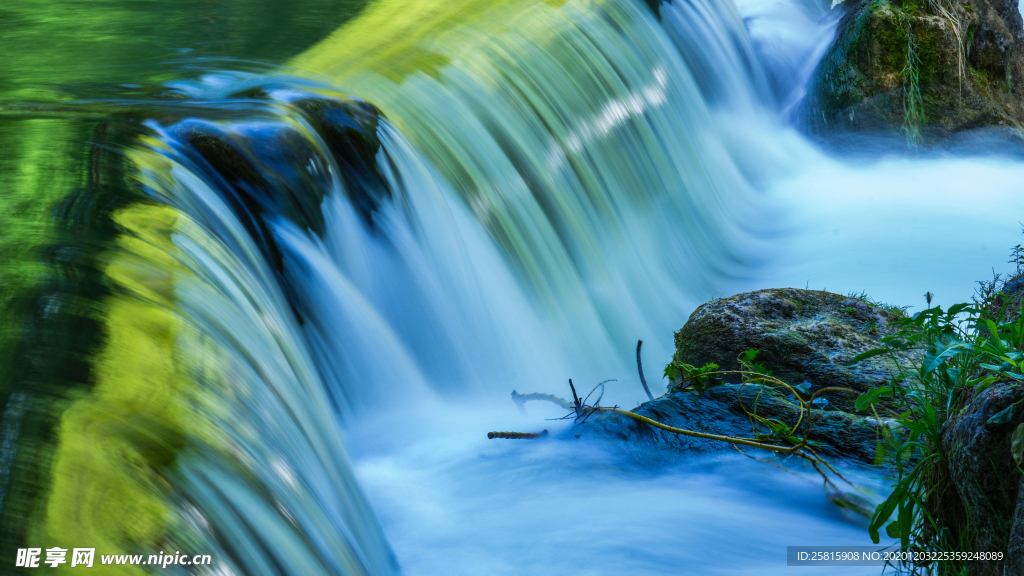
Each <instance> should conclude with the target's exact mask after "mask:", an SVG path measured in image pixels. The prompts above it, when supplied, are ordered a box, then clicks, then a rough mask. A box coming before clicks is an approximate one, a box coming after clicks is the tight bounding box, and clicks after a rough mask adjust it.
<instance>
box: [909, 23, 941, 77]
mask: <svg viewBox="0 0 1024 576" xmlns="http://www.w3.org/2000/svg"><path fill="white" fill-rule="evenodd" d="M937 35H938V33H937V32H936V29H935V28H933V27H930V26H915V27H914V39H915V40H916V41H917V57H918V59H919V60H920V67H919V69H918V75H919V78H920V81H921V82H934V81H936V80H938V79H939V62H940V58H939V55H940V50H941V48H940V45H939V39H938V38H937Z"/></svg>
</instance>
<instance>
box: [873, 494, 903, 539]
mask: <svg viewBox="0 0 1024 576" xmlns="http://www.w3.org/2000/svg"><path fill="white" fill-rule="evenodd" d="M905 496H906V487H905V486H903V484H902V483H901V484H897V485H896V488H895V489H894V490H893V491H892V494H889V497H888V498H886V499H885V502H882V503H881V504H879V505H878V507H877V508H875V515H874V516H872V517H871V524H870V525H869V526H868V535H869V536H871V541H872V542H874V543H875V544H878V541H879V536H878V529H879V528H881V527H882V525H883V524H885V521H886V520H888V519H889V517H890V516H892V513H893V511H894V510H896V506H898V505H899V503H900V502H902V501H903V499H904V497H905Z"/></svg>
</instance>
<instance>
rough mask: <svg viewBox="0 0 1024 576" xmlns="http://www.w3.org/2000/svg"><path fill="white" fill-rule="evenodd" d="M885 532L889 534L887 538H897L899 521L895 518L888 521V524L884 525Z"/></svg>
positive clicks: (898, 535)
mask: <svg viewBox="0 0 1024 576" xmlns="http://www.w3.org/2000/svg"><path fill="white" fill-rule="evenodd" d="M885 533H886V534H887V535H888V536H889V538H899V537H900V523H899V522H897V521H895V520H893V521H892V522H889V524H888V525H886V527H885Z"/></svg>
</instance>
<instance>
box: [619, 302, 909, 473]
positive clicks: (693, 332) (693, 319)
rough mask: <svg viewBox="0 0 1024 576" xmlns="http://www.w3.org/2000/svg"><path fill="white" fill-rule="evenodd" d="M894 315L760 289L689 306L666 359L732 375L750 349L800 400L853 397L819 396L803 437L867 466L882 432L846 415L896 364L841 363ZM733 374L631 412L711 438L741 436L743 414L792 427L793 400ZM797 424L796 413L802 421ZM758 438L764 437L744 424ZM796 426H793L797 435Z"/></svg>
mask: <svg viewBox="0 0 1024 576" xmlns="http://www.w3.org/2000/svg"><path fill="white" fill-rule="evenodd" d="M898 318H899V315H898V314H897V313H894V312H893V311H889V310H886V309H883V308H880V307H878V306H874V305H871V304H867V303H865V302H863V301H861V300H859V299H857V298H852V297H848V296H842V295H839V294H833V293H830V292H822V291H814V290H798V289H793V288H785V289H773V290H761V291H757V292H749V293H745V294H737V295H735V296H731V297H728V298H720V299H718V300H713V301H711V302H708V303H707V304H704V305H703V306H701V307H700V308H698V309H697V310H696V311H695V312H694V313H693V314H692V315H691V316H690V319H689V320H688V321H687V322H686V325H685V326H683V328H682V329H680V330H679V331H678V332H676V335H675V345H676V352H675V356H674V359H673V360H674V361H675V362H681V363H684V364H689V365H693V366H702V365H704V364H707V363H709V362H713V363H715V364H718V365H719V367H720V368H719V369H720V370H739V369H740V368H741V366H740V363H739V361H738V357H740V356H741V355H742V354H743V353H744V352H746V351H747V350H759V351H760V352H759V353H758V355H757V357H756V359H755V361H756V362H757V363H759V364H762V365H763V366H764V368H766V369H768V370H771V373H772V375H774V376H776V377H777V378H779V379H781V380H783V381H785V382H787V383H789V384H791V385H792V386H794V387H797V388H798V390H799V391H800V393H801V394H802V395H804V397H805V398H807V397H809V396H810V395H812V394H814V393H815V392H816V391H818V390H821V389H822V388H831V387H841V388H849V389H852V390H853V391H854V392H853V393H849V392H824V393H823V394H822V395H821V397H820V398H823V399H824V400H821V401H819V402H818V403H816V404H815V408H813V409H812V410H811V411H810V422H811V424H810V426H811V428H810V435H809V438H810V440H812V441H813V442H815V443H817V447H816V448H815V449H816V450H817V451H818V452H819V453H820V454H822V455H827V456H831V457H834V458H842V459H850V460H853V461H860V462H873V461H874V460H875V459H876V454H877V449H878V440H879V429H878V427H879V426H888V425H891V423H890V422H888V421H887V420H885V419H883V418H877V417H876V415H875V414H872V413H868V414H858V413H856V412H854V411H853V401H854V399H855V398H856V395H857V394H860V393H862V392H865V391H867V390H869V389H872V388H875V387H879V386H884V385H887V384H888V383H889V382H890V380H891V378H892V375H893V374H894V373H896V372H897V366H896V363H895V362H894V361H893V360H892V359H890V358H888V357H887V356H884V355H880V356H875V357H873V358H870V359H868V360H865V361H863V362H860V363H858V364H856V365H854V366H852V367H851V366H847V364H848V363H849V362H850V360H851V359H853V357H855V356H856V355H858V354H860V353H862V352H866V351H868V350H872V349H875V348H880V347H881V342H880V339H881V338H883V337H884V336H886V335H888V334H889V333H890V332H891V328H890V323H892V322H893V321H894V320H896V319H898ZM897 360H898V361H899V363H900V364H901V365H903V366H904V367H912V366H914V365H915V364H918V363H919V362H920V356H919V355H916V354H915V353H906V354H904V355H902V356H898V357H897ZM739 378H740V376H724V380H725V382H726V383H724V384H721V385H718V386H714V387H711V388H708V389H707V390H705V391H704V392H702V393H700V394H696V393H694V391H693V390H691V389H686V390H680V389H679V387H678V386H675V385H674V384H672V385H670V391H669V392H668V393H667V394H665V395H664V396H662V397H660V398H657V399H655V400H653V401H651V402H647V403H645V404H643V405H641V406H640V407H639V408H637V409H636V410H635V411H636V412H638V413H640V414H642V415H644V416H647V417H650V418H653V419H654V420H657V421H660V422H663V423H666V424H669V425H672V426H677V427H681V428H687V429H691V430H700V431H702V432H709V433H713V434H722V435H736V436H744V437H750V436H751V433H752V422H751V418H750V416H749V415H748V414H747V412H748V411H752V412H756V414H757V415H758V416H759V417H761V418H765V419H776V420H779V421H781V422H783V423H786V424H789V425H793V424H795V423H796V422H797V419H798V418H799V417H800V407H799V403H798V401H797V399H796V397H795V395H794V394H793V393H792V392H791V391H790V390H788V389H786V388H785V387H782V386H780V385H775V384H744V385H742V386H741V385H740V383H739ZM805 417H806V416H805ZM599 426H600V428H601V432H602V433H604V434H611V435H614V436H617V437H619V438H620V439H636V438H647V439H649V440H652V441H655V442H658V443H663V444H664V445H667V446H671V447H675V448H679V449H683V450H697V451H715V450H731V447H730V446H729V445H728V444H725V443H723V442H718V441H713V440H702V439H698V438H693V437H687V436H678V435H675V434H670V433H662V432H661V431H658V430H656V429H653V428H650V427H648V426H646V425H642V424H638V423H636V422H635V421H633V420H628V419H624V418H621V417H616V418H605V419H603V420H601V421H600V424H599ZM753 428H754V429H755V430H757V431H758V432H766V431H767V430H766V429H765V427H764V426H763V425H761V424H754V425H753ZM803 429H804V428H803V427H802V426H801V427H800V430H801V431H802V430H803Z"/></svg>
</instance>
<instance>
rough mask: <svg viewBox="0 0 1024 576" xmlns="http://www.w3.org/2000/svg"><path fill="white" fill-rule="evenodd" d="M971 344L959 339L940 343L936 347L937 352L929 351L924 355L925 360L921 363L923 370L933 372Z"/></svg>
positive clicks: (926, 372)
mask: <svg viewBox="0 0 1024 576" xmlns="http://www.w3.org/2000/svg"><path fill="white" fill-rule="evenodd" d="M969 345H970V344H969V343H967V342H961V341H959V340H952V341H950V342H948V343H945V344H940V345H938V346H936V347H935V352H934V353H932V351H931V350H929V351H928V353H927V354H925V356H924V361H923V362H922V363H921V371H922V372H923V373H924V374H931V373H932V372H933V371H935V369H936V368H938V366H939V365H940V364H942V363H943V362H945V361H946V360H948V359H950V358H952V357H953V356H956V355H957V354H960V353H961V352H963V351H964V349H965V348H966V347H968V346H969Z"/></svg>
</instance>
